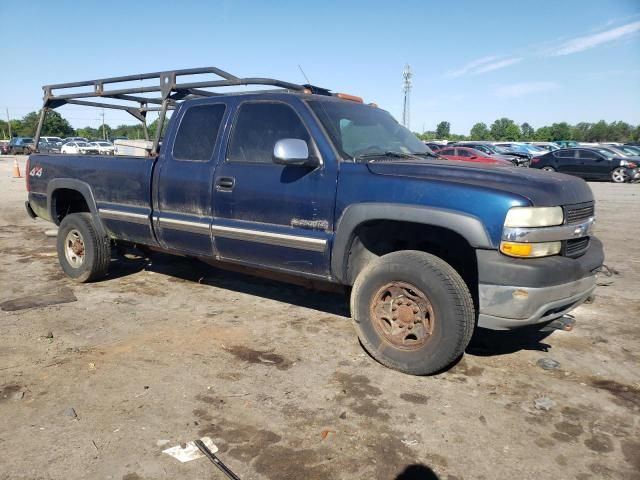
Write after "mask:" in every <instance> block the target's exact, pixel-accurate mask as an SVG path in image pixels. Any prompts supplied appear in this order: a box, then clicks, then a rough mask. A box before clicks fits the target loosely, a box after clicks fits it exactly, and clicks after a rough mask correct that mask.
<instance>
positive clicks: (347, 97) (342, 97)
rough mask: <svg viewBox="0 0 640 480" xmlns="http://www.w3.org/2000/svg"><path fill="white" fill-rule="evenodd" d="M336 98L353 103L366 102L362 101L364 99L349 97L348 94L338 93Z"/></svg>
mask: <svg viewBox="0 0 640 480" xmlns="http://www.w3.org/2000/svg"><path fill="white" fill-rule="evenodd" d="M336 97H338V98H341V99H342V100H349V101H351V102H358V103H364V100H362V97H357V96H355V95H349V94H348V93H336Z"/></svg>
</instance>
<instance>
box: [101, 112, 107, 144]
mask: <svg viewBox="0 0 640 480" xmlns="http://www.w3.org/2000/svg"><path fill="white" fill-rule="evenodd" d="M102 139H103V140H106V139H107V134H106V133H105V131H104V108H103V109H102Z"/></svg>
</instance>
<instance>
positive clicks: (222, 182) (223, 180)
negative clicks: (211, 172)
mask: <svg viewBox="0 0 640 480" xmlns="http://www.w3.org/2000/svg"><path fill="white" fill-rule="evenodd" d="M235 184H236V179H235V178H233V177H218V178H216V188H218V189H219V190H233V187H234V186H235Z"/></svg>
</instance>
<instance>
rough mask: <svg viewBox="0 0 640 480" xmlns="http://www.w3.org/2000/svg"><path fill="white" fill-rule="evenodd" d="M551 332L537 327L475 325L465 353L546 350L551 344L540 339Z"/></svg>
mask: <svg viewBox="0 0 640 480" xmlns="http://www.w3.org/2000/svg"><path fill="white" fill-rule="evenodd" d="M551 333H553V332H541V331H540V330H539V329H538V328H535V327H533V328H529V327H523V328H520V329H518V330H508V331H503V330H487V329H486V328H479V327H477V328H476V330H475V332H474V333H473V337H472V338H471V342H470V343H469V345H468V346H467V350H466V353H467V354H469V355H475V356H478V357H493V356H496V355H507V354H509V353H515V352H519V351H520V350H534V351H538V352H548V351H549V349H550V348H551V345H549V344H548V343H544V342H543V341H542V340H544V339H545V338H547V337H548V336H549V335H551Z"/></svg>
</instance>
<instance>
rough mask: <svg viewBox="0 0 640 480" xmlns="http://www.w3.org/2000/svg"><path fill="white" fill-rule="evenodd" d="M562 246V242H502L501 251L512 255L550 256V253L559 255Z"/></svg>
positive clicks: (527, 256) (528, 256)
mask: <svg viewBox="0 0 640 480" xmlns="http://www.w3.org/2000/svg"><path fill="white" fill-rule="evenodd" d="M561 248H562V242H544V243H519V242H505V241H502V242H500V251H501V252H502V253H504V254H505V255H509V256H510V257H526V258H535V257H548V256H549V255H557V254H558V253H560V250H561Z"/></svg>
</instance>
